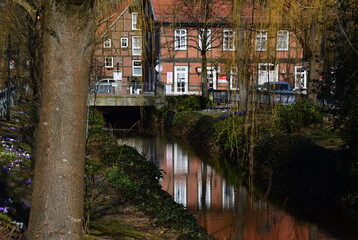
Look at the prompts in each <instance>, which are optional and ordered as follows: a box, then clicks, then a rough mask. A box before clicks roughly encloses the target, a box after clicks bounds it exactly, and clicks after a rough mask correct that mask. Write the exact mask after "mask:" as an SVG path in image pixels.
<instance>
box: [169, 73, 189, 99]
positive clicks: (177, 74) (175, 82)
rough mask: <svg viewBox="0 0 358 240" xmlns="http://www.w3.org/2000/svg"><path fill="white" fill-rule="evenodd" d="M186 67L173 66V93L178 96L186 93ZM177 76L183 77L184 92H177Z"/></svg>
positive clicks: (187, 74) (187, 80)
mask: <svg viewBox="0 0 358 240" xmlns="http://www.w3.org/2000/svg"><path fill="white" fill-rule="evenodd" d="M188 69H189V67H188V66H174V83H173V85H174V93H175V94H176V95H178V94H187V93H188V85H189V73H188ZM179 74H183V75H184V91H178V76H179Z"/></svg>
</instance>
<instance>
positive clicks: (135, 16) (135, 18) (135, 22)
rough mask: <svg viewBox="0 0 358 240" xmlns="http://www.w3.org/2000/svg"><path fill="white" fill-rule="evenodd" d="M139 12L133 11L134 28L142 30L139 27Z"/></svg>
mask: <svg viewBox="0 0 358 240" xmlns="http://www.w3.org/2000/svg"><path fill="white" fill-rule="evenodd" d="M137 25H138V13H137V12H133V13H132V30H140V28H138V26H137Z"/></svg>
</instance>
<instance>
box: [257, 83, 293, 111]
mask: <svg viewBox="0 0 358 240" xmlns="http://www.w3.org/2000/svg"><path fill="white" fill-rule="evenodd" d="M260 92H261V93H262V94H263V95H265V97H264V100H265V102H268V103H272V102H275V103H281V104H284V105H287V104H293V103H295V102H296V94H295V92H294V90H293V87H292V86H291V84H289V83H288V82H265V83H264V84H262V87H261V89H260Z"/></svg>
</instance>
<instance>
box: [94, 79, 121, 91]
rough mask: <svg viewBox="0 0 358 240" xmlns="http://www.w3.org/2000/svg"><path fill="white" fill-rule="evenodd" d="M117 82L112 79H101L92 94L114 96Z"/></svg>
mask: <svg viewBox="0 0 358 240" xmlns="http://www.w3.org/2000/svg"><path fill="white" fill-rule="evenodd" d="M118 83H119V81H116V80H114V79H112V78H105V79H101V80H99V81H98V82H96V83H95V85H94V92H95V93H97V94H114V93H115V89H116V88H117V87H118Z"/></svg>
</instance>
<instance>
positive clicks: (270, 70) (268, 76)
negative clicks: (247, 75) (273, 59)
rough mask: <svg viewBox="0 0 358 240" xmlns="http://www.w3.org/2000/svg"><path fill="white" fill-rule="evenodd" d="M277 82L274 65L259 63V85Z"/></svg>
mask: <svg viewBox="0 0 358 240" xmlns="http://www.w3.org/2000/svg"><path fill="white" fill-rule="evenodd" d="M275 81H277V71H276V70H275V65H274V64H272V63H259V70H258V84H263V83H265V82H275Z"/></svg>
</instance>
